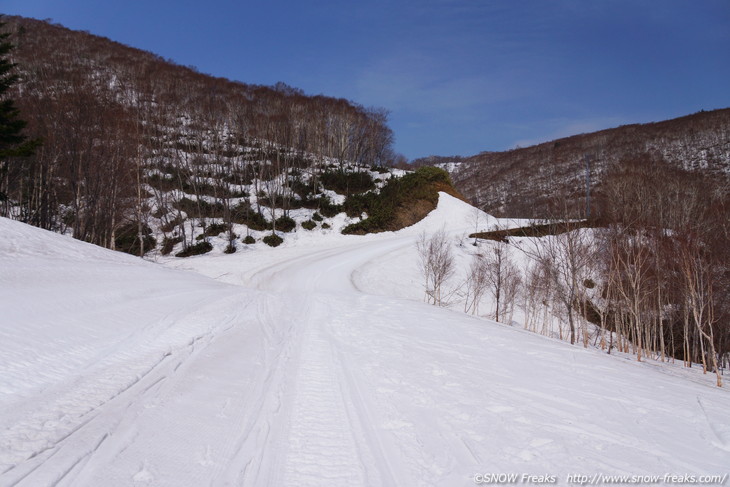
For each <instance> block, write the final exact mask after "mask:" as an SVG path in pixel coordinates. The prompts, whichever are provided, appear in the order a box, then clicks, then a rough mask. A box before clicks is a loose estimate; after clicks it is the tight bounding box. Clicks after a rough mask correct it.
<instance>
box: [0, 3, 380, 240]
mask: <svg viewBox="0 0 730 487" xmlns="http://www.w3.org/2000/svg"><path fill="white" fill-rule="evenodd" d="M4 21H5V22H6V25H5V26H4V31H6V32H10V33H11V34H12V35H11V37H10V41H11V42H12V43H13V44H14V45H15V48H14V49H13V51H12V52H11V54H10V57H11V61H12V62H14V63H16V64H17V68H16V69H17V74H18V75H19V82H18V83H16V85H15V86H14V87H13V88H14V92H13V93H12V94H11V96H12V97H13V98H14V99H15V100H16V104H17V106H18V108H19V109H20V111H21V113H22V116H23V118H24V119H25V120H26V121H27V122H28V126H27V129H26V130H25V133H26V134H27V135H28V136H29V137H32V138H37V139H40V140H41V141H42V145H40V147H39V148H38V150H37V151H36V153H35V155H34V156H33V157H30V158H23V159H18V160H14V161H8V162H6V161H3V163H2V164H4V165H5V167H3V168H2V172H1V173H0V174H2V179H1V180H0V191H2V192H3V193H5V194H7V195H8V196H9V198H8V199H7V200H6V201H5V202H4V203H2V202H0V205H2V207H1V208H0V214H2V215H9V216H11V217H13V218H15V219H18V220H21V221H24V222H27V223H30V224H32V225H36V226H38V227H41V228H45V229H50V230H55V231H61V232H65V233H71V234H72V235H73V236H74V237H75V238H78V239H81V240H85V241H88V242H91V243H95V244H98V245H101V246H105V247H109V248H117V247H120V246H127V247H128V246H129V243H128V242H129V241H130V240H131V241H134V242H135V245H136V246H138V247H139V244H140V240H142V241H146V242H147V246H146V247H147V248H146V249H141V251H142V252H144V251H145V250H149V248H150V247H152V246H154V245H155V243H154V241H153V240H152V239H151V230H150V229H149V225H148V224H149V222H150V221H151V220H152V219H154V221H156V222H157V223H159V225H160V226H161V227H162V228H163V231H164V233H165V238H166V239H167V236H168V235H169V238H170V239H171V241H172V239H174V240H176V241H177V242H180V241H182V243H183V245H184V246H186V247H187V246H188V243H190V244H191V245H192V242H190V238H188V237H191V231H190V228H187V229H186V225H192V224H193V223H192V222H193V220H194V219H195V220H196V224H200V223H202V224H203V225H205V224H206V222H207V221H209V219H216V221H218V223H219V224H220V222H221V221H222V222H223V224H224V225H225V226H226V227H227V228H229V229H230V228H231V224H232V223H245V224H247V225H249V226H250V227H256V228H263V227H271V226H275V222H274V221H267V219H266V217H265V215H264V214H263V210H262V206H266V207H267V208H269V210H270V212H271V215H275V214H278V213H277V212H276V211H274V210H283V212H284V214H286V212H287V211H288V210H289V209H291V208H296V207H301V206H302V205H304V206H306V207H308V208H310V207H311V208H316V209H324V211H327V209H328V208H329V207H330V206H332V205H331V202H330V201H329V200H328V199H327V196H326V195H324V194H323V193H322V192H321V189H322V188H321V186H320V183H319V180H320V176H322V175H324V174H325V173H327V175H326V176H325V177H328V178H330V179H331V180H334V181H335V183H334V184H336V183H337V182H343V181H344V184H345V186H347V183H348V182H349V179H348V177H347V176H345V174H344V173H345V169H347V170H348V171H352V170H353V168H354V170H355V171H357V169H358V168H359V167H360V166H362V165H364V164H367V165H369V166H383V165H385V164H386V163H389V162H390V161H391V160H392V158H393V157H394V154H393V152H392V148H391V146H392V141H393V134H392V131H391V129H390V128H389V127H388V125H387V116H388V114H387V112H385V111H384V110H382V109H373V108H365V107H362V106H360V105H357V104H355V103H353V102H350V101H348V100H344V99H336V98H331V97H326V96H322V95H318V96H306V95H304V94H303V93H302V92H301V91H300V90H298V89H296V88H292V87H290V86H288V85H286V84H283V83H279V84H277V85H276V86H273V87H269V86H258V85H249V84H245V83H241V82H236V81H230V80H228V79H222V78H216V77H213V76H209V75H205V74H201V73H199V72H197V70H196V69H195V68H191V67H184V66H180V65H177V64H175V63H173V62H170V61H166V60H164V59H162V58H161V57H159V56H157V55H155V54H152V53H149V52H145V51H141V50H138V49H134V48H130V47H127V46H124V45H122V44H119V43H116V42H113V41H111V40H109V39H106V38H102V37H98V36H94V35H91V34H89V33H86V32H78V31H72V30H69V29H66V28H64V27H62V26H58V25H53V24H50V23H48V22H43V21H38V20H33V19H26V18H20V17H5V18H4ZM355 179H357V177H355ZM251 190H253V192H254V193H256V194H255V196H257V198H256V199H255V201H256V203H255V204H251V203H250V202H249V199H248V196H249V193H250V192H251ZM150 201H154V204H150ZM272 208H273V210H272ZM188 217H190V218H188ZM270 220H272V218H270ZM273 220H275V218H273ZM282 223H283V224H288V223H289V222H288V221H285V222H282ZM169 243H170V242H168V244H169ZM142 246H143V247H144V243H142Z"/></svg>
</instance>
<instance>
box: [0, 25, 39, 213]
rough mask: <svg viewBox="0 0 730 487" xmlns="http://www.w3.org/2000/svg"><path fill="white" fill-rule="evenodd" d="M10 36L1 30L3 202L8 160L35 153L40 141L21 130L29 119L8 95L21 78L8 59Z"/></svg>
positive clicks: (0, 178)
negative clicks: (22, 117) (21, 116)
mask: <svg viewBox="0 0 730 487" xmlns="http://www.w3.org/2000/svg"><path fill="white" fill-rule="evenodd" d="M4 26H5V23H4V22H2V17H1V16H0V30H2V28H3V27H4ZM8 37H10V34H9V33H7V32H0V201H3V200H6V199H7V195H6V194H5V193H4V192H3V189H5V190H6V191H7V188H4V186H5V184H4V183H5V176H6V174H7V171H8V169H9V166H8V165H9V161H8V159H10V158H13V157H27V156H30V155H32V154H33V151H34V150H35V148H36V147H37V146H38V143H39V141H37V140H29V139H28V138H27V136H25V135H23V133H22V131H23V129H24V128H25V126H26V125H27V122H25V121H24V120H22V119H21V118H20V112H19V110H18V109H17V108H16V107H15V103H14V101H13V100H12V99H11V98H9V97H8V94H7V93H8V90H9V89H10V87H11V86H13V84H15V83H16V82H17V81H18V75H17V74H13V72H12V71H13V69H14V68H15V63H12V62H10V60H9V59H8V54H9V53H10V51H11V50H12V49H13V45H12V44H11V43H10V42H9V41H8Z"/></svg>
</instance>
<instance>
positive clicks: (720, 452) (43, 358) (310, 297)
mask: <svg viewBox="0 0 730 487" xmlns="http://www.w3.org/2000/svg"><path fill="white" fill-rule="evenodd" d="M469 211H471V207H469V206H468V205H466V204H464V203H461V202H459V201H458V200H455V199H453V198H451V197H448V196H447V195H443V194H442V195H441V199H440V203H439V207H438V209H437V210H435V211H434V212H432V213H431V215H429V217H428V218H426V219H425V220H424V221H422V222H421V223H419V224H417V225H415V226H414V227H411V228H409V229H405V230H402V231H400V232H395V233H386V234H380V235H371V236H366V237H345V236H341V235H335V234H330V235H314V234H311V235H310V234H303V236H302V237H301V238H298V239H297V240H296V241H294V242H292V243H291V244H285V246H284V248H277V249H262V248H257V249H256V250H249V251H246V250H241V251H239V252H238V253H236V254H233V255H225V256H223V255H206V256H201V257H195V258H190V259H169V260H166V262H165V266H167V267H164V266H162V265H160V264H155V263H150V262H145V261H142V260H140V259H138V258H134V257H131V256H127V255H123V254H119V253H114V252H111V251H107V250H103V249H100V248H97V247H93V246H91V245H88V244H84V243H82V242H78V241H75V240H72V239H70V238H68V237H64V236H60V235H56V234H52V233H49V232H45V231H42V230H39V229H36V228H32V227H29V226H26V225H23V224H20V223H17V222H13V221H9V220H6V219H0V485H3V486H10V485H19V486H34V487H35V486H50V485H58V486H148V485H149V486H176V487H179V486H225V485H230V486H280V485H281V486H287V485H297V486H330V485H337V486H344V485H346V486H358V485H362V486H380V485H384V486H408V485H413V486H429V485H434V486H462V485H463V486H468V485H475V482H476V483H480V482H485V481H486V480H490V477H488V476H489V475H495V476H498V475H500V474H518V475H520V476H521V475H523V474H535V475H546V476H554V483H555V484H558V485H567V484H568V483H569V482H570V481H574V480H575V479H576V477H569V475H576V474H579V475H588V476H593V475H597V474H609V475H629V476H632V475H636V476H645V475H658V476H662V477H661V478H660V479H659V480H657V482H655V485H662V484H667V483H670V481H671V479H669V478H668V477H666V478H665V477H663V476H664V475H677V476H679V475H696V476H699V475H719V476H721V477H722V476H723V475H727V473H728V471H730V395H729V394H728V392H727V391H726V390H724V389H718V388H716V387H714V386H713V385H712V384H713V381H712V380H711V379H707V380H704V378H703V377H702V376H701V375H700V374H683V373H679V374H678V373H676V370H675V369H672V368H670V367H665V366H660V365H659V364H657V363H653V362H651V363H636V362H635V361H632V360H627V359H625V358H621V357H614V356H608V355H606V354H605V353H601V352H600V351H597V350H591V349H583V348H579V347H577V346H571V345H569V344H567V343H564V342H560V341H557V340H552V339H547V338H545V337H541V336H538V335H535V334H530V333H527V332H523V331H521V330H519V329H518V328H517V327H515V328H512V327H509V326H505V325H500V324H497V323H494V322H491V321H487V320H484V319H479V318H473V317H470V316H467V315H465V314H463V313H459V312H455V311H450V310H447V309H442V308H437V307H434V306H430V305H427V304H424V303H422V302H419V300H418V297H419V296H420V291H419V290H418V289H417V288H416V291H415V292H413V291H407V292H405V291H404V292H403V293H402V295H401V294H399V293H396V294H397V296H392V295H391V296H387V295H385V294H392V293H390V292H386V291H387V290H389V289H393V288H395V287H396V285H397V282H395V281H397V280H398V276H399V275H400V276H401V279H402V283H401V285H402V286H404V287H413V286H419V285H420V284H419V283H418V282H413V281H417V277H414V276H417V271H415V265H416V264H415V262H416V260H415V259H416V258H415V250H413V247H414V242H415V240H416V238H417V236H418V234H419V232H420V231H422V230H424V229H425V230H427V231H435V230H437V229H440V228H446V229H447V230H449V231H450V232H452V233H454V234H458V233H459V232H463V229H464V228H468V227H469V223H468V218H469ZM472 226H473V225H472ZM287 245H288V246H287ZM393 256H398V258H393ZM384 266H387V267H388V270H389V272H385V270H384V271H383V272H382V273H380V274H382V275H383V276H386V277H384V278H383V280H382V281H379V278H378V275H379V272H378V269H379V268H381V269H382V268H383V267H384ZM169 267H179V268H180V269H171V268H169ZM183 269H187V271H186V270H183ZM394 269H395V270H396V271H397V272H396V271H394ZM191 270H192V271H197V272H191ZM200 274H205V275H207V276H209V277H206V276H204V275H200ZM210 277H213V278H215V279H211V278H210ZM408 296H415V298H416V299H408ZM667 479H669V480H667ZM529 480H530V479H526V478H523V477H519V478H518V483H522V484H526V483H529V482H528V481H529ZM532 480H538V479H532ZM547 480H551V479H550V478H549V477H548V478H547Z"/></svg>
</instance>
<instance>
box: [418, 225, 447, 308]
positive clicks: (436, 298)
mask: <svg viewBox="0 0 730 487" xmlns="http://www.w3.org/2000/svg"><path fill="white" fill-rule="evenodd" d="M416 249H417V250H418V257H419V264H420V267H421V274H422V276H423V278H424V280H425V284H424V287H425V296H426V301H427V302H428V303H432V304H435V305H437V306H442V305H444V301H443V287H444V284H445V283H446V281H448V279H449V278H450V277H451V276H452V275H453V274H454V255H453V253H452V251H451V247H450V244H449V240H448V237H447V235H446V232H445V231H444V230H439V231H438V232H436V233H434V234H433V235H431V237H427V236H426V232H425V231H424V232H423V233H421V235H420V237H419V239H418V241H417V242H416Z"/></svg>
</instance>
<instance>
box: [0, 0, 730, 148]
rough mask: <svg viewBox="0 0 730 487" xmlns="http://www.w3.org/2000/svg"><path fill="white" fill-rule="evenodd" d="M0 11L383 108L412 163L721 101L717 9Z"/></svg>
mask: <svg viewBox="0 0 730 487" xmlns="http://www.w3.org/2000/svg"><path fill="white" fill-rule="evenodd" d="M0 12H2V13H6V14H13V15H23V16H27V17H34V18H39V19H47V18H50V19H53V21H54V22H58V23H60V24H62V25H64V26H66V27H69V28H72V29H80V30H87V31H89V32H91V33H93V34H98V35H103V36H106V37H109V38H111V39H113V40H116V41H119V42H123V43H125V44H128V45H131V46H134V47H137V48H141V49H145V50H149V51H153V52H155V53H156V54H159V55H161V56H163V57H165V58H170V59H172V60H174V61H175V62H177V63H179V64H183V65H193V66H196V67H197V68H198V69H199V70H200V71H201V72H205V73H210V74H213V75H216V76H224V77H227V78H231V79H236V80H240V81H244V82H248V83H256V84H274V83H276V82H277V81H284V82H285V83H287V84H290V85H292V86H296V87H298V88H301V89H303V90H304V91H305V92H306V93H308V94H319V93H323V94H325V95H330V96H337V97H344V98H348V99H350V100H353V101H355V102H357V103H360V104H362V105H366V106H377V107H384V108H387V109H388V110H390V112H391V127H392V128H393V130H394V132H395V136H396V143H395V149H396V150H397V151H398V152H401V153H403V154H404V155H406V156H407V157H408V158H416V157H420V156H426V155H429V154H438V155H456V154H459V155H472V154H476V153H478V152H481V151H484V150H505V149H510V148H513V147H515V146H517V145H520V146H526V145H530V144H532V143H537V142H541V141H547V140H551V139H554V138H557V137H562V136H567V135H572V134H575V133H581V132H590V131H594V130H599V129H603V128H609V127H614V126H617V125H622V124H626V123H635V122H651V121H659V120H664V119H667V118H673V117H677V116H681V115H686V114H689V113H694V112H696V111H699V110H702V109H704V110H711V109H715V108H726V107H730V89H729V88H728V87H729V86H730V1H728V0H692V1H690V0H656V1H655V0H605V1H601V0H522V1H519V0H492V1H488V0H419V1H415V0H413V1H412V0H392V1H386V0H360V1H357V2H355V1H348V0H339V1H337V0H308V1H302V0H286V1H284V0H268V1H267V0H238V1H235V0H207V1H195V2H192V1H188V0H177V1H171V0H146V1H138V0H127V1H125V2H104V1H98V0H64V1H63V2H59V1H58V0H0Z"/></svg>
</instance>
